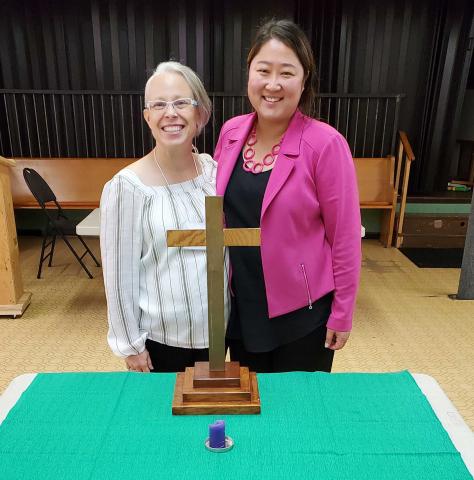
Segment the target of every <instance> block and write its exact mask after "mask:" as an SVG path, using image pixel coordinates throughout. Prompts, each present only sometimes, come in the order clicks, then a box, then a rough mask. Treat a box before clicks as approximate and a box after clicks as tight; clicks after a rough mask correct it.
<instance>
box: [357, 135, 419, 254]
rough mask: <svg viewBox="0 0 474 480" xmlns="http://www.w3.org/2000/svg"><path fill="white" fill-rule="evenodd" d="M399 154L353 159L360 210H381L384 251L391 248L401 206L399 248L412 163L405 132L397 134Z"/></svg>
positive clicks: (396, 242) (411, 154)
mask: <svg viewBox="0 0 474 480" xmlns="http://www.w3.org/2000/svg"><path fill="white" fill-rule="evenodd" d="M398 134H399V144H398V153H397V157H396V158H395V157H394V156H392V155H388V156H387V157H382V158H354V165H355V169H356V174H357V184H358V187H359V197H360V208H361V209H362V210H364V209H371V210H374V209H375V210H381V211H382V223H381V229H380V241H381V242H382V244H383V245H384V246H385V247H390V246H391V245H392V241H393V240H392V239H393V233H394V229H395V218H396V215H397V204H398V202H400V208H399V212H398V223H397V228H396V241H395V245H396V246H397V247H399V246H400V245H401V242H402V239H403V235H402V230H403V218H404V216H405V207H406V201H407V191H408V181H409V178H410V167H411V162H412V161H413V160H414V159H415V156H414V155H413V151H412V149H411V146H410V143H409V142H408V139H407V136H406V134H405V132H402V131H400V132H398Z"/></svg>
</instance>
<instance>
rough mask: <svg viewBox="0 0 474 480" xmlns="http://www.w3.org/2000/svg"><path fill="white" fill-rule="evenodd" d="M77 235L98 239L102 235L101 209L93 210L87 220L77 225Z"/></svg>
mask: <svg viewBox="0 0 474 480" xmlns="http://www.w3.org/2000/svg"><path fill="white" fill-rule="evenodd" d="M76 233H77V234H78V235H82V236H84V237H98V236H99V235H100V208H95V209H94V210H92V212H91V213H89V215H87V217H86V218H84V219H83V220H81V221H80V222H79V223H78V224H77V225H76Z"/></svg>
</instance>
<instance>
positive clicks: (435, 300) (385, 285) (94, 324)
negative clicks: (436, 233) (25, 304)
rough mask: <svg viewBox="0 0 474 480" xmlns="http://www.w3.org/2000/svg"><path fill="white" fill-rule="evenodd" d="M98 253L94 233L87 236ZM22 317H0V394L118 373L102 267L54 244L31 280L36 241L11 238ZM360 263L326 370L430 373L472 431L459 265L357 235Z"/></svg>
mask: <svg viewBox="0 0 474 480" xmlns="http://www.w3.org/2000/svg"><path fill="white" fill-rule="evenodd" d="M88 242H89V243H90V245H91V247H92V248H93V250H94V252H97V253H98V252H99V249H98V241H97V240H96V239H93V240H89V241H88ZM20 248H21V261H22V269H23V279H24V284H25V290H27V291H31V292H32V293H33V297H32V303H31V305H30V306H29V308H28V309H27V311H26V312H25V314H24V315H23V317H22V318H18V319H16V320H13V319H9V318H5V317H0V328H1V332H2V334H1V336H0V391H3V389H5V388H6V387H7V385H8V384H9V382H10V381H11V380H12V379H13V378H14V377H16V376H17V375H20V374H22V373H27V372H45V371H113V370H122V369H123V361H122V360H120V359H117V358H115V357H114V356H113V355H112V353H111V352H110V351H109V349H108V346H107V342H106V332H107V325H106V323H107V322H106V305H105V296H104V289H103V282H102V277H101V274H102V271H101V269H100V268H97V267H94V266H92V265H93V264H92V262H88V264H89V265H91V269H92V270H91V271H92V272H93V274H94V275H95V278H94V279H92V280H90V279H88V278H87V276H86V275H85V273H84V272H83V271H82V270H81V269H80V267H79V265H78V264H77V262H76V261H75V260H74V259H73V258H72V256H71V255H70V254H69V253H68V252H66V251H65V249H64V248H63V247H62V245H60V246H59V248H58V252H57V254H55V261H54V265H55V266H53V267H52V268H49V269H48V268H45V270H44V274H43V279H42V280H37V279H36V268H37V260H38V256H39V248H40V239H39V238H36V237H23V238H20ZM363 253H364V260H363V269H362V277H361V284H360V291H359V297H358V303H357V309H356V315H355V324H354V330H353V333H352V336H351V338H350V340H349V343H348V345H347V347H346V348H344V349H343V350H342V351H340V352H338V353H337V354H336V359H335V363H334V371H352V372H388V371H399V370H404V369H408V370H410V371H412V372H420V373H426V374H428V375H431V376H433V377H434V378H435V379H436V380H437V381H438V382H439V383H440V385H441V387H442V388H443V389H444V391H445V392H446V394H447V395H448V396H449V398H450V399H451V401H452V402H453V403H454V405H455V406H456V407H457V408H458V410H459V412H460V413H461V415H462V416H463V417H464V419H465V420H466V422H467V423H468V424H469V425H470V427H471V428H472V429H474V348H473V345H474V301H454V300H450V299H449V298H448V294H450V293H455V292H456V291H457V286H458V281H459V269H419V268H417V267H416V266H415V265H414V264H413V263H412V262H410V261H409V260H408V259H407V258H406V257H405V256H404V255H402V254H401V253H400V252H399V251H398V250H396V249H385V248H383V247H382V246H381V245H380V244H379V243H378V242H377V241H376V240H364V241H363Z"/></svg>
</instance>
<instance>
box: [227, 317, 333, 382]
mask: <svg viewBox="0 0 474 480" xmlns="http://www.w3.org/2000/svg"><path fill="white" fill-rule="evenodd" d="M325 341H326V325H322V326H321V327H319V328H317V329H316V330H314V331H313V332H311V333H310V334H309V335H306V336H305V337H303V338H300V339H298V340H295V341H294V342H290V343H288V344H286V345H281V346H280V347H278V348H276V349H274V350H271V351H270V352H248V351H247V350H246V349H245V347H244V344H243V342H242V341H241V340H232V339H227V345H228V347H229V351H230V358H231V360H234V361H238V362H240V364H241V365H242V366H245V367H249V368H250V371H252V372H261V373H275V372H292V371H303V372H315V371H320V372H330V371H331V368H332V361H333V358H334V350H330V349H328V348H325V347H324V343H325Z"/></svg>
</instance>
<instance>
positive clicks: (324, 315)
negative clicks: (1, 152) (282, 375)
mask: <svg viewBox="0 0 474 480" xmlns="http://www.w3.org/2000/svg"><path fill="white" fill-rule="evenodd" d="M242 164H243V157H242V154H240V158H239V160H238V161H237V162H236V165H235V168H234V171H233V172H232V175H231V177H230V180H229V184H228V185H227V189H226V193H225V196H224V213H225V219H226V226H227V227H229V228H258V227H260V214H261V211H262V202H263V196H264V194H265V189H266V188H267V183H268V180H269V178H270V175H271V172H272V170H269V171H268V172H262V173H259V174H256V175H255V174H253V173H251V172H246V171H245V170H244V169H243V168H242ZM229 255H230V262H231V265H232V290H233V292H234V294H235V297H233V299H232V309H231V314H230V319H229V325H228V327H227V337H228V338H232V339H242V341H243V343H244V346H245V348H246V349H247V350H248V351H249V352H268V351H270V350H274V349H275V348H277V347H279V346H280V345H285V344H286V343H289V342H293V341H295V340H298V339H299V338H302V337H304V336H306V335H308V334H309V333H311V332H312V331H313V330H314V329H316V328H317V327H319V326H321V325H324V324H326V322H327V319H328V317H329V314H330V313H331V304H332V298H333V294H332V292H331V293H329V294H327V295H325V296H324V297H321V298H320V299H318V300H316V301H315V302H314V303H313V308H312V309H311V310H310V309H309V308H308V307H304V308H301V309H299V310H295V311H293V312H289V313H287V314H285V315H280V316H278V317H274V318H271V319H270V318H269V317H268V305H267V297H266V292H265V282H264V278H263V269H262V259H261V256H260V247H229ZM274 261H276V262H277V261H278V259H275V260H274Z"/></svg>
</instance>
